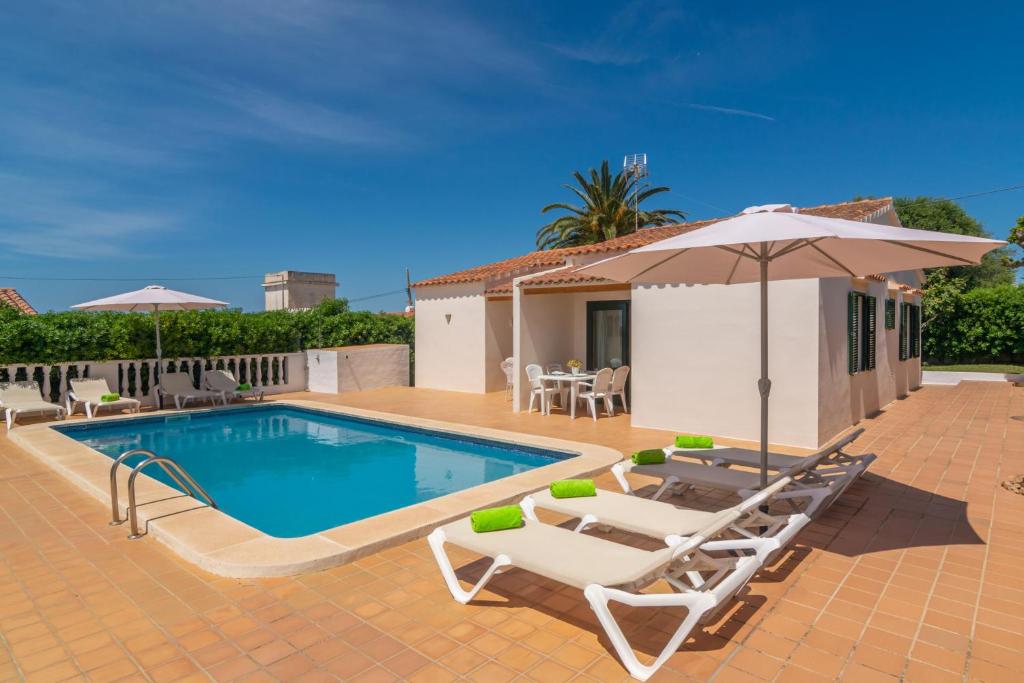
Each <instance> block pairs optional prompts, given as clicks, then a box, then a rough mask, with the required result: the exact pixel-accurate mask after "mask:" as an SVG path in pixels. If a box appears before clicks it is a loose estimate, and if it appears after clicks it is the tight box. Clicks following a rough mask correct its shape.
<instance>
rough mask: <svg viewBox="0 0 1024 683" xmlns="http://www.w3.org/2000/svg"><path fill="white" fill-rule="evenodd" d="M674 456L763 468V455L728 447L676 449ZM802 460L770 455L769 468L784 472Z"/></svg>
mask: <svg viewBox="0 0 1024 683" xmlns="http://www.w3.org/2000/svg"><path fill="white" fill-rule="evenodd" d="M672 455H674V456H681V457H690V458H698V459H700V460H705V461H708V462H711V461H713V460H721V461H722V462H724V463H727V464H729V465H747V466H749V467H760V466H761V454H760V453H759V452H757V451H750V450H747V449H745V448H730V447H727V446H726V447H716V448H711V449H707V448H701V449H689V448H674V449H673V450H672ZM801 460H803V456H799V455H783V454H782V453H769V454H768V468H769V469H772V470H784V469H786V468H787V467H792V466H793V465H796V464H798V463H799V462H800V461H801Z"/></svg>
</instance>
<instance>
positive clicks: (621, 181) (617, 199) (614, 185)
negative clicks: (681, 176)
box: [537, 160, 686, 249]
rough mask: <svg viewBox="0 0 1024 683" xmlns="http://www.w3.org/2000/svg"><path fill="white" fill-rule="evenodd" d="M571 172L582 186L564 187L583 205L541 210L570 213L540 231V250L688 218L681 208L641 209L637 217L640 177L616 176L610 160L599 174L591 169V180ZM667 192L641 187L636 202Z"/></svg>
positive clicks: (603, 164) (600, 239)
mask: <svg viewBox="0 0 1024 683" xmlns="http://www.w3.org/2000/svg"><path fill="white" fill-rule="evenodd" d="M572 175H573V177H574V178H575V179H576V182H577V183H578V184H579V186H578V187H577V186H575V185H564V186H563V187H565V188H566V189H567V190H570V191H572V192H574V193H575V194H576V196H577V197H579V198H580V199H582V200H583V206H572V205H571V204H565V203H562V202H559V203H557V204H549V205H548V206H545V207H544V208H543V209H541V213H547V212H548V211H554V210H557V209H561V210H563V211H568V212H569V213H568V214H567V215H564V216H559V217H558V218H556V219H555V220H554V221H552V222H551V223H548V224H547V225H545V226H544V227H543V228H541V229H540V230H538V231H537V248H538V249H558V248H561V247H576V246H580V245H583V244H596V243H597V242H604V241H605V240H610V239H614V238H616V237H621V236H622V235H628V234H630V233H631V232H635V231H636V227H637V224H639V227H641V228H647V227H653V226H656V225H666V224H669V223H678V222H679V221H682V220H684V219H685V218H686V215H685V214H684V213H683V212H682V211H677V210H675V209H654V210H651V211H645V210H643V209H641V210H640V212H639V216H637V214H636V212H635V211H634V198H633V190H634V188H635V187H636V183H637V182H638V179H637V178H636V177H634V176H633V175H631V174H629V173H627V172H626V171H620V172H619V173H618V174H616V175H615V176H614V177H613V176H612V174H611V172H610V171H609V170H608V161H607V160H605V161H602V162H601V171H600V173H599V172H598V171H596V170H594V169H590V179H589V180H588V179H587V178H585V177H584V176H583V174H582V173H580V172H579V171H576V172H574V173H573V174H572ZM668 191H669V188H667V187H647V188H643V189H640V191H639V192H638V193H637V196H636V200H635V201H636V204H642V203H643V201H644V200H645V199H647V198H648V197H652V196H654V195H656V194H659V193H661V192H668Z"/></svg>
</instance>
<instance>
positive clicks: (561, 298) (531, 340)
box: [512, 287, 576, 410]
mask: <svg viewBox="0 0 1024 683" xmlns="http://www.w3.org/2000/svg"><path fill="white" fill-rule="evenodd" d="M513 290H514V291H513V301H512V304H513V305H512V310H513V316H514V330H515V332H514V339H513V356H514V357H515V365H514V366H513V372H514V373H515V377H516V392H515V395H514V396H513V403H512V409H513V410H526V408H527V406H528V405H529V402H530V385H529V383H528V382H527V381H526V374H525V372H526V366H527V365H529V364H530V363H538V364H540V365H544V364H545V363H552V362H556V361H557V362H563V363H564V362H565V361H566V360H568V359H569V358H571V357H572V355H573V352H574V348H573V343H574V342H573V334H572V330H573V315H574V310H575V303H576V295H574V294H529V295H527V294H524V293H523V292H522V291H521V288H519V287H513Z"/></svg>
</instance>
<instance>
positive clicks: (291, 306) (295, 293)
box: [263, 270, 338, 311]
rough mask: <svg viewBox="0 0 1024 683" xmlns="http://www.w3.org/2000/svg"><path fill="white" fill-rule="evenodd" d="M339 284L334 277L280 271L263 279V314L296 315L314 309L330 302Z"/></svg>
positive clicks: (332, 275)
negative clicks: (298, 312)
mask: <svg viewBox="0 0 1024 683" xmlns="http://www.w3.org/2000/svg"><path fill="white" fill-rule="evenodd" d="M337 288H338V281H337V280H336V279H335V277H334V273H304V272H301V271H298V270H282V271H280V272H277V273H267V274H266V275H264V276H263V294H264V306H263V308H264V310H267V311H280V310H282V309H285V310H290V311H296V310H300V309H303V308H313V307H314V306H316V305H317V304H319V303H320V302H321V301H324V300H325V299H333V298H334V291H335V290H336V289H337Z"/></svg>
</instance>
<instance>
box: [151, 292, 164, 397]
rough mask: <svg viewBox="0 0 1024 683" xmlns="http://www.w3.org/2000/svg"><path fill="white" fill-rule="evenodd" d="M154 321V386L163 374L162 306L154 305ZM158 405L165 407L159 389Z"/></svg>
mask: <svg viewBox="0 0 1024 683" xmlns="http://www.w3.org/2000/svg"><path fill="white" fill-rule="evenodd" d="M153 323H154V325H155V326H156V373H155V375H154V378H155V380H156V381H155V382H154V383H153V386H157V385H159V384H160V375H161V374H163V367H164V364H163V360H162V358H163V351H162V350H161V349H160V307H159V306H153ZM156 407H157V410H162V409H163V407H164V397H163V395H162V394H161V393H160V392H159V391H158V392H157V394H156Z"/></svg>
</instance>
